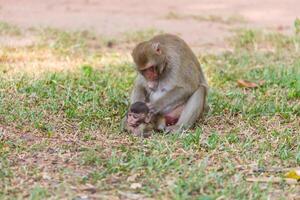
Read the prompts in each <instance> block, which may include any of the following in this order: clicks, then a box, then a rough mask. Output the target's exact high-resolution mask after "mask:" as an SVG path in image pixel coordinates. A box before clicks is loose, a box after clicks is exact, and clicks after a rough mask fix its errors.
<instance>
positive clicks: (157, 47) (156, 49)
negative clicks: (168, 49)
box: [152, 42, 161, 55]
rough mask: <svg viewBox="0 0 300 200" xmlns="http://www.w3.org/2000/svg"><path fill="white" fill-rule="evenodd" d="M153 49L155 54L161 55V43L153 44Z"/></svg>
mask: <svg viewBox="0 0 300 200" xmlns="http://www.w3.org/2000/svg"><path fill="white" fill-rule="evenodd" d="M152 47H153V49H154V51H155V53H157V54H158V55H160V54H161V48H160V44H159V42H155V43H153V44H152Z"/></svg>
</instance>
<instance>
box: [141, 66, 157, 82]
mask: <svg viewBox="0 0 300 200" xmlns="http://www.w3.org/2000/svg"><path fill="white" fill-rule="evenodd" d="M142 74H143V75H144V77H145V78H146V79H147V80H148V81H156V80H157V79H158V71H157V69H156V67H154V66H150V67H148V68H146V69H144V70H142Z"/></svg>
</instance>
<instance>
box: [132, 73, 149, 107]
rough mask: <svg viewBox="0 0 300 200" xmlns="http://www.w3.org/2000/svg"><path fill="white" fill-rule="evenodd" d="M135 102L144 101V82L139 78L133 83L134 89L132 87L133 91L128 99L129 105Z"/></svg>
mask: <svg viewBox="0 0 300 200" xmlns="http://www.w3.org/2000/svg"><path fill="white" fill-rule="evenodd" d="M137 101H141V102H145V101H146V88H145V86H144V82H143V80H142V78H141V77H140V76H138V77H137V79H136V81H135V84H134V87H133V90H132V93H131V97H130V102H131V104H133V103H135V102H137Z"/></svg>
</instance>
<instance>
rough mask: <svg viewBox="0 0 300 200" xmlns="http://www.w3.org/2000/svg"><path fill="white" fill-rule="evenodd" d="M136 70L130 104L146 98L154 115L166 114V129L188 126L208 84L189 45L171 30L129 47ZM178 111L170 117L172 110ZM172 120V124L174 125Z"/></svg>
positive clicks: (197, 113)
mask: <svg viewBox="0 0 300 200" xmlns="http://www.w3.org/2000/svg"><path fill="white" fill-rule="evenodd" d="M132 57H133V60H134V62H135V64H136V70H137V72H138V76H137V79H136V81H135V85H134V88H133V91H132V94H131V104H133V103H135V102H137V101H142V102H147V104H148V106H149V107H150V110H151V112H152V113H153V114H154V116H162V117H165V118H166V120H167V121H173V122H175V124H174V123H172V122H171V123H168V122H167V124H169V125H170V124H171V125H172V126H168V127H166V129H167V131H178V130H180V129H181V128H190V127H191V126H192V125H193V124H194V123H195V122H196V120H197V119H198V118H199V117H200V116H201V115H202V114H203V113H204V110H205V108H206V96H207V92H208V85H207V81H206V79H205V76H204V73H203V71H202V69H201V67H200V64H199V61H198V59H197V57H196V56H195V54H194V53H193V52H192V50H191V49H190V47H189V46H188V45H187V44H186V43H185V41H183V40H182V39H180V38H179V37H177V36H175V35H171V34H162V35H157V36H155V37H153V38H152V39H150V40H149V41H145V42H141V43H139V44H138V45H137V46H136V47H135V48H134V49H133V51H132ZM175 110H176V112H178V110H180V112H181V114H180V117H179V119H178V117H177V119H173V118H172V112H173V111H175ZM173 124H174V125H173Z"/></svg>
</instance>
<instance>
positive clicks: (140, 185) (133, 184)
mask: <svg viewBox="0 0 300 200" xmlns="http://www.w3.org/2000/svg"><path fill="white" fill-rule="evenodd" d="M141 187H142V184H140V183H132V184H131V185H130V188H131V189H138V188H141Z"/></svg>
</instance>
